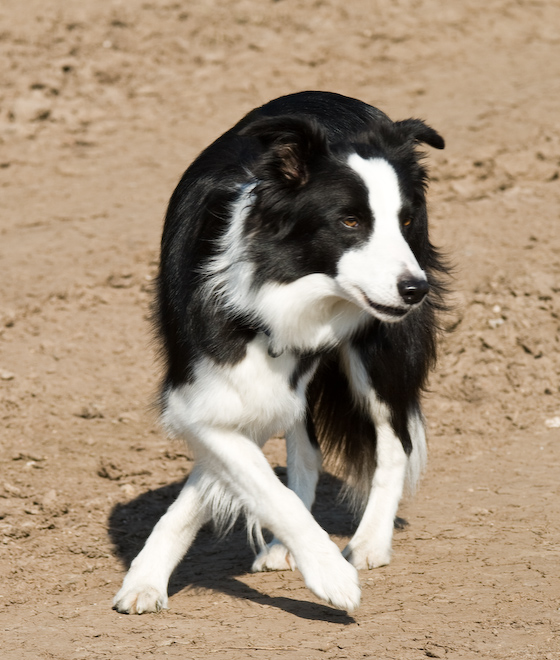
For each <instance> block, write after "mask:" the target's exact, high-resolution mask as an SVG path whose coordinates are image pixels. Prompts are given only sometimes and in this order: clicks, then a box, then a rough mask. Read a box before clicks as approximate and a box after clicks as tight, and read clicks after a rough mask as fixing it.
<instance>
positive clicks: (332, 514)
mask: <svg viewBox="0 0 560 660" xmlns="http://www.w3.org/2000/svg"><path fill="white" fill-rule="evenodd" d="M276 473H277V475H278V476H279V478H280V479H281V480H282V481H285V473H286V471H285V468H277V469H276ZM183 483H184V482H176V483H173V484H170V485H169V486H163V487H162V488H158V489H156V490H150V491H148V492H146V493H143V494H142V495H140V496H139V497H137V498H136V499H134V500H131V501H130V502H126V503H124V504H121V503H119V504H117V505H116V506H115V507H114V508H113V510H112V511H111V514H110V516H109V534H110V537H111V540H112V542H113V545H114V547H115V553H116V555H117V556H118V557H119V558H120V559H121V560H122V562H123V563H124V564H125V565H126V567H127V568H128V566H129V565H130V562H131V561H132V560H133V559H134V557H135V556H136V555H137V554H138V552H140V550H141V548H142V546H143V545H144V543H145V541H146V539H147V538H148V536H149V534H150V533H151V531H152V529H153V527H154V525H155V524H156V523H157V521H158V520H159V519H160V518H161V516H162V515H163V514H164V513H165V511H166V510H167V508H168V507H169V505H170V504H171V503H172V502H173V501H174V500H175V499H176V498H177V496H178V495H179V492H180V490H181V488H182V486H183ZM341 488H342V483H341V482H340V480H338V479H337V478H336V477H333V476H332V475H330V474H327V473H324V474H322V475H321V478H320V480H319V484H318V486H317V498H316V504H315V506H314V507H313V515H314V516H315V518H316V520H317V522H318V523H319V524H320V525H321V527H323V529H325V530H326V531H327V532H328V533H329V534H334V535H337V536H350V535H351V534H352V533H353V531H354V530H355V518H354V515H353V513H352V512H351V511H350V509H349V507H348V506H347V505H346V504H345V502H344V500H343V499H342V498H341V497H340V494H341ZM253 559H254V553H253V550H252V549H251V546H250V543H249V541H248V538H247V530H246V528H245V525H244V524H243V521H242V520H240V521H238V522H237V523H236V524H235V525H234V527H233V529H232V530H231V531H230V532H229V533H228V534H227V536H225V537H220V536H219V535H217V534H216V532H215V531H214V529H213V527H212V526H211V525H207V526H205V527H203V528H202V529H201V530H200V532H199V534H198V536H197V538H196V540H195V542H194V543H193V545H192V547H191V548H190V550H189V552H188V553H187V556H186V558H185V559H183V561H182V562H181V563H180V564H179V566H178V567H177V569H176V570H175V571H174V573H173V575H172V577H171V580H170V583H169V594H170V595H173V594H175V593H177V592H179V591H181V590H182V589H184V588H186V587H190V588H194V589H197V588H205V589H209V590H212V591H219V592H222V593H225V594H227V595H229V596H233V597H235V598H246V599H249V600H252V601H254V602H258V603H261V604H264V605H268V606H271V607H277V608H279V609H282V610H284V611H287V612H290V613H292V614H294V615H296V616H298V617H301V618H305V619H312V620H323V621H330V622H334V623H341V624H349V623H353V622H354V619H353V618H352V617H351V616H349V615H348V614H346V613H345V612H341V611H340V610H336V609H334V608H332V607H329V606H327V605H319V604H316V603H313V602H306V601H301V600H295V599H293V598H287V597H286V598H284V597H278V596H267V595H266V594H262V593H260V592H258V591H257V590H256V589H253V588H252V587H249V586H248V585H246V584H243V583H242V582H240V581H239V580H236V579H235V578H236V576H238V575H243V574H245V573H247V572H249V571H250V570H251V563H252V561H253Z"/></svg>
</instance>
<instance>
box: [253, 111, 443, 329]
mask: <svg viewBox="0 0 560 660" xmlns="http://www.w3.org/2000/svg"><path fill="white" fill-rule="evenodd" d="M243 134H244V135H250V136H253V137H254V138H256V139H258V140H259V142H260V143H261V145H262V155H261V157H260V159H259V160H258V162H257V164H256V165H255V166H254V168H253V174H254V176H255V178H256V179H257V181H258V183H257V185H256V186H255V188H254V190H253V198H254V202H253V204H252V209H251V212H250V214H249V217H248V218H247V230H248V233H249V235H250V236H251V237H252V240H251V246H252V247H251V251H252V254H251V258H252V260H254V262H255V263H256V264H258V268H257V271H256V273H255V274H256V277H257V278H259V279H260V280H261V282H265V281H273V282H278V283H283V284H287V283H290V282H294V281H296V280H299V279H301V278H304V277H306V276H308V275H311V274H315V273H321V274H324V275H326V276H327V277H329V278H331V279H332V280H333V281H334V282H335V283H336V286H337V287H338V289H339V291H340V295H341V297H344V298H346V299H347V300H350V301H352V302H354V303H355V304H356V305H357V306H358V307H360V308H362V309H364V310H367V312H369V313H370V314H371V315H373V316H374V317H377V318H378V319H380V320H382V321H386V322H395V321H398V320H400V319H401V318H403V317H404V316H405V315H406V314H407V313H408V312H409V311H410V310H412V309H414V308H415V307H417V306H418V305H420V304H421V302H422V301H423V300H424V298H425V296H426V295H427V293H428V291H429V289H430V284H429V280H428V272H429V270H430V263H431V260H432V257H433V255H432V251H433V248H432V246H431V245H430V242H429V239H428V231H427V212H426V199H425V187H426V171H425V169H424V168H423V167H422V164H421V157H422V155H421V154H419V153H418V151H417V149H416V147H417V145H418V143H420V142H423V143H426V144H428V145H430V146H433V147H436V148H438V149H442V148H443V147H444V141H443V139H442V138H441V136H440V135H439V134H438V133H437V132H436V131H435V130H434V129H432V128H430V127H429V126H427V125H426V124H425V123H424V122H422V121H420V120H416V119H410V120H406V121H402V122H396V123H393V122H391V121H390V120H389V119H387V121H386V122H381V123H377V124H376V125H372V127H371V130H369V131H365V132H363V133H361V134H360V135H357V136H355V139H353V140H352V141H351V142H345V143H336V144H329V142H328V140H327V136H326V135H325V133H324V131H323V130H322V128H321V126H320V125H319V124H317V123H316V122H315V121H313V120H310V119H309V118H306V117H305V118H304V117H298V116H283V117H276V118H272V119H262V120H259V121H257V122H255V123H253V124H251V125H250V126H248V127H246V128H245V129H244V130H243Z"/></svg>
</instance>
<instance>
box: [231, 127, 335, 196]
mask: <svg viewBox="0 0 560 660" xmlns="http://www.w3.org/2000/svg"><path fill="white" fill-rule="evenodd" d="M239 134H240V135H242V136H244V135H246V136H251V137H255V138H257V139H258V140H259V142H260V143H261V145H262V146H263V147H264V154H263V157H262V159H261V162H260V163H259V165H258V166H257V170H258V171H256V172H255V174H256V175H257V176H259V177H260V176H262V175H268V176H271V175H272V176H273V177H274V178H277V179H280V181H281V182H282V183H284V184H286V185H288V186H290V187H293V188H300V187H301V186H304V185H305V184H306V183H307V182H308V180H309V166H310V163H311V161H312V160H314V159H315V158H318V157H321V156H322V155H326V154H327V153H328V143H327V139H326V136H325V134H324V132H323V130H322V129H321V127H320V126H319V125H318V124H317V122H315V121H313V120H310V119H308V118H304V117H300V116H297V115H282V116H280V117H270V118H263V119H258V120H257V121H255V122H253V123H251V124H249V126H246V127H245V128H243V129H242V130H241V131H240V133H239Z"/></svg>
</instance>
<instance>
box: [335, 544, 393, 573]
mask: <svg viewBox="0 0 560 660" xmlns="http://www.w3.org/2000/svg"><path fill="white" fill-rule="evenodd" d="M342 554H343V556H344V557H346V559H347V560H348V561H349V562H350V563H351V564H352V566H355V567H356V568H357V569H358V570H361V569H363V568H379V566H387V564H389V563H391V548H390V547H389V548H387V547H385V548H379V547H375V546H374V545H373V544H372V543H371V542H370V543H359V542H356V543H354V542H353V540H352V541H350V543H349V544H348V545H347V546H346V547H345V548H344V550H343V551H342Z"/></svg>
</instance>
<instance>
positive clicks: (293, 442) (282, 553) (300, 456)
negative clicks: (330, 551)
mask: <svg viewBox="0 0 560 660" xmlns="http://www.w3.org/2000/svg"><path fill="white" fill-rule="evenodd" d="M286 449H287V454H288V460H287V464H288V465H287V467H288V488H289V489H290V490H293V491H294V493H295V494H296V495H297V496H298V497H299V498H300V500H301V501H302V502H303V504H304V505H305V507H306V508H307V509H308V510H309V511H311V507H312V506H313V501H314V500H315V489H316V488H317V481H318V480H319V473H320V471H321V452H320V450H319V447H315V446H314V445H313V444H312V443H311V442H310V440H309V436H308V434H307V431H306V428H305V423H304V422H301V421H299V422H297V423H296V424H295V425H294V427H293V428H292V429H290V430H289V431H287V432H286ZM295 568H296V563H295V561H294V558H293V556H292V554H291V553H290V551H289V550H288V549H287V548H286V546H285V545H284V544H283V543H281V542H280V541H279V540H278V539H277V538H274V539H272V541H271V542H270V543H269V544H268V545H267V546H266V548H264V549H263V550H262V551H261V552H260V553H259V554H258V556H257V557H256V559H255V561H254V562H253V566H252V570H253V572H258V571H283V570H292V571H293V570H295Z"/></svg>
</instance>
